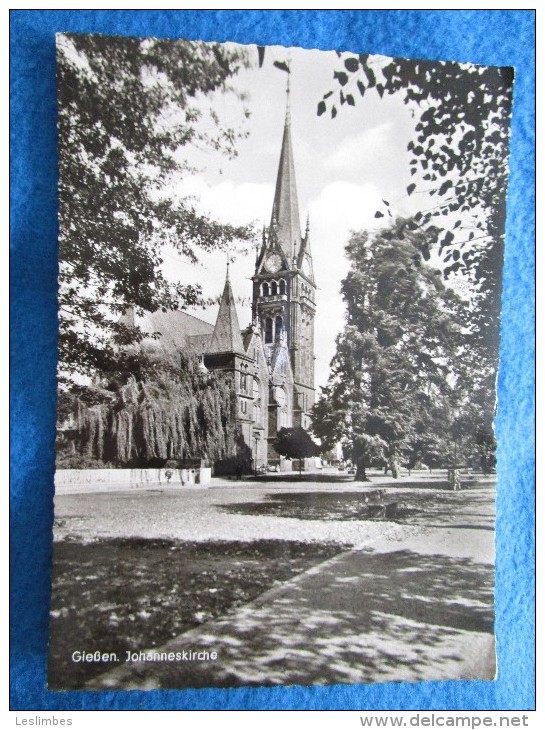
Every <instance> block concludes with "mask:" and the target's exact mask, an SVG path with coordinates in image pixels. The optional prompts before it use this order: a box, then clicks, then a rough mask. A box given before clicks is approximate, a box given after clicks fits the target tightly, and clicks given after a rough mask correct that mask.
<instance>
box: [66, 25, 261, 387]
mask: <svg viewBox="0 0 545 730" xmlns="http://www.w3.org/2000/svg"><path fill="white" fill-rule="evenodd" d="M57 58H58V97H59V224H60V238H59V240H60V251H59V254H60V274H59V282H60V291H59V310H60V331H59V359H60V381H61V383H64V384H65V385H71V384H72V382H73V378H72V377H71V376H72V375H73V374H74V373H79V374H81V375H84V376H94V375H95V373H97V372H98V373H113V372H127V371H128V372H135V371H137V370H138V367H139V358H138V350H134V351H132V352H128V351H127V350H126V349H125V347H124V346H126V345H129V344H137V343H139V342H140V341H141V340H142V337H143V335H142V333H141V332H140V330H139V329H138V327H131V326H129V325H128V324H127V322H126V321H120V316H121V314H122V313H123V312H125V311H126V310H127V309H128V308H129V307H131V306H134V307H136V311H137V313H138V312H141V311H142V310H147V311H151V312H153V311H155V310H156V309H158V308H159V307H161V308H163V309H166V308H170V309H176V308H183V307H184V306H187V305H190V304H194V303H196V302H197V301H198V300H199V297H200V291H201V290H200V287H199V286H198V285H195V284H193V283H190V284H187V283H186V284H183V283H177V284H172V283H170V282H169V281H167V279H166V278H165V276H164V274H163V273H162V268H161V266H162V263H163V251H164V249H165V247H172V248H174V249H176V250H177V252H178V253H179V254H180V255H182V256H185V257H187V258H189V259H190V260H195V259H196V258H197V257H198V251H199V250H211V249H214V248H216V247H225V246H227V245H228V244H230V242H232V241H235V240H240V239H242V240H248V239H249V237H250V235H251V232H250V230H249V229H248V228H235V227H232V226H228V225H222V224H220V223H218V222H216V221H214V220H211V219H209V218H208V217H207V216H206V215H202V214H200V213H199V212H198V211H197V209H196V207H195V205H194V202H192V201H191V200H188V199H185V200H174V199H173V198H171V197H169V196H168V195H167V194H165V193H164V190H165V189H166V188H167V186H168V184H169V183H171V182H172V181H174V180H176V179H179V177H180V175H184V174H190V172H191V169H190V166H189V165H188V163H187V161H186V158H187V156H186V155H185V154H184V149H185V148H187V147H188V146H190V145H193V146H195V145H196V146H198V147H201V148H208V149H212V150H215V151H218V152H222V153H225V154H228V155H231V156H233V155H235V154H236V148H235V144H236V141H237V138H238V137H239V136H240V134H242V133H243V132H242V131H235V130H234V129H233V128H228V127H225V126H224V125H222V124H221V123H220V119H219V117H218V115H217V113H216V112H215V111H214V109H213V108H211V109H210V111H209V113H208V120H207V124H199V122H200V120H202V119H203V118H204V115H205V111H204V110H205V108H206V107H205V102H206V96H207V95H210V94H212V93H213V92H224V91H227V90H228V87H227V82H228V80H229V78H230V77H232V76H233V75H235V74H236V73H237V71H238V70H239V68H240V67H241V65H243V64H245V62H246V61H245V56H244V53H243V52H240V51H238V50H234V49H232V48H227V47H225V46H223V45H221V44H206V43H201V42H194V41H171V40H158V39H138V38H111V37H108V36H101V35H60V36H59V37H58V56H57ZM206 128H208V129H207V131H200V130H203V129H206ZM241 129H242V127H239V130H241Z"/></svg>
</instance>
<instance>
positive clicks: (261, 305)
mask: <svg viewBox="0 0 545 730" xmlns="http://www.w3.org/2000/svg"><path fill="white" fill-rule="evenodd" d="M309 228H310V227H309V222H308V219H307V225H306V229H305V234H304V235H303V236H302V235H301V223H300V219H299V203H298V199H297V188H296V185H295V167H294V163H293V150H292V141H291V119H290V111H289V90H288V105H287V110H286V121H285V124H284V134H283V138H282V148H281V151H280V163H279V165H278V174H277V178H276V189H275V194H274V202H273V208H272V215H271V222H270V225H269V229H268V231H265V230H264V231H263V242H262V245H261V249H260V251H259V253H258V255H257V259H256V267H255V274H254V276H253V316H254V319H257V320H258V321H259V324H260V327H261V332H262V337H263V342H264V347H265V351H266V353H267V356H268V357H271V358H272V357H273V353H274V350H275V345H277V343H279V342H282V341H283V342H286V343H287V348H288V351H289V356H290V360H291V367H292V370H293V378H294V393H293V425H294V426H302V427H303V428H308V427H309V425H310V410H311V408H312V406H313V405H314V397H315V391H314V315H315V311H316V305H315V301H316V298H315V293H316V284H315V281H314V272H313V266H312V255H311V251H310V232H309Z"/></svg>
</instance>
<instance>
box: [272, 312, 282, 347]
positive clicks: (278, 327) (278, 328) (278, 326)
mask: <svg viewBox="0 0 545 730" xmlns="http://www.w3.org/2000/svg"><path fill="white" fill-rule="evenodd" d="M283 324H284V320H283V319H282V317H281V316H280V315H278V317H277V318H276V319H275V322H274V325H275V332H274V334H275V340H277V341H278V340H279V339H280V335H281V334H282V326H283Z"/></svg>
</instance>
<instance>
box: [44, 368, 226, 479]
mask: <svg viewBox="0 0 545 730" xmlns="http://www.w3.org/2000/svg"><path fill="white" fill-rule="evenodd" d="M197 364H198V363H197V360H196V358H194V357H187V356H181V366H176V365H175V363H174V362H171V363H168V362H162V363H161V362H156V364H155V376H154V377H153V378H152V379H151V378H150V379H149V380H147V381H137V380H136V379H135V378H134V377H130V378H129V379H128V381H127V382H121V383H119V384H117V385H116V384H111V385H110V389H109V390H106V389H98V388H97V389H95V398H94V402H92V403H89V402H87V403H86V402H84V401H83V400H82V399H81V398H79V397H77V396H74V395H73V394H72V393H63V394H61V395H60V402H61V405H60V409H61V413H63V414H64V417H65V426H67V427H68V430H69V431H70V432H71V434H72V436H71V438H67V437H66V433H67V429H66V428H64V429H63V428H62V423H61V429H60V444H59V447H60V448H59V449H58V453H59V455H60V459H59V462H58V466H59V467H65V468H75V467H76V468H77V466H78V465H79V464H78V463H76V462H78V459H80V460H81V464H82V465H87V462H88V461H89V460H91V461H94V462H95V464H99V465H110V466H119V467H122V466H125V467H129V466H133V467H136V466H161V465H163V464H164V463H165V461H166V460H168V459H177V460H180V459H186V458H192V457H195V456H196V455H198V456H199V457H200V458H204V459H209V460H211V461H215V460H216V459H222V458H225V457H226V456H230V455H231V454H233V453H234V451H235V448H236V443H237V439H238V434H237V430H236V423H235V401H234V395H233V390H232V385H231V384H230V383H229V381H228V379H226V378H222V377H217V378H216V377H214V376H213V375H210V377H209V378H207V379H206V380H205V379H203V377H202V375H201V374H200V373H199V371H198V368H197ZM99 397H100V399H99ZM63 434H65V435H64V436H63Z"/></svg>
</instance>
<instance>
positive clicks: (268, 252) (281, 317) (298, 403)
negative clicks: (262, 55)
mask: <svg viewBox="0 0 545 730" xmlns="http://www.w3.org/2000/svg"><path fill="white" fill-rule="evenodd" d="M252 280H253V297H252V322H251V324H250V325H249V326H248V327H247V328H246V329H242V330H241V328H240V324H239V319H238V315H237V310H236V306H235V297H234V295H233V290H232V286H231V282H230V279H229V267H227V275H226V280H225V286H224V289H223V295H222V298H221V303H220V308H219V312H218V316H217V319H216V323H215V325H210V324H208V323H207V322H204V321H202V320H200V319H198V318H196V317H193V316H191V315H189V314H187V313H185V312H155V313H152V314H147V315H146V317H145V318H144V321H143V322H139V325H140V326H141V328H142V329H143V330H144V331H148V332H156V333H160V334H161V346H164V347H169V348H171V347H174V348H176V349H179V350H186V351H191V352H194V353H196V354H198V355H199V356H200V357H201V365H200V367H201V369H202V371H203V373H206V372H208V371H216V372H218V371H219V372H222V373H225V374H226V376H229V378H230V380H231V382H232V383H233V387H234V388H235V392H236V399H237V408H238V414H237V421H238V425H239V427H240V430H241V432H242V435H243V437H244V441H245V443H246V445H247V447H248V448H249V449H250V450H251V453H252V460H253V462H254V467H256V468H257V467H259V466H262V465H269V466H272V465H276V466H277V468H280V469H287V470H289V469H291V462H289V461H288V462H286V461H285V460H284V459H283V458H281V457H280V456H279V455H278V454H277V452H276V451H275V449H274V446H273V442H274V440H275V437H276V433H277V432H278V431H279V430H280V429H281V428H282V427H284V426H285V427H291V426H302V427H303V428H305V429H308V428H309V427H310V411H311V409H312V406H313V405H314V397H315V390H314V315H315V311H316V304H315V301H316V300H315V292H316V284H315V281H314V273H313V266H312V255H311V251H310V236H309V223H308V219H307V224H306V229H305V233H304V235H301V223H300V218H299V205H298V199H297V188H296V184H295V167H294V162H293V150H292V140H291V120H290V115H289V108H288V111H287V113H286V121H285V125H284V134H283V139H282V148H281V152H280V163H279V166H278V174H277V179H276V189H275V194H274V201H273V207H272V215H271V222H270V225H269V229H268V231H265V230H264V232H263V241H262V244H261V248H260V250H259V251H258V252H257V256H256V262H255V271H254V275H253V277H252Z"/></svg>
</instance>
